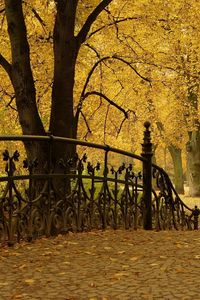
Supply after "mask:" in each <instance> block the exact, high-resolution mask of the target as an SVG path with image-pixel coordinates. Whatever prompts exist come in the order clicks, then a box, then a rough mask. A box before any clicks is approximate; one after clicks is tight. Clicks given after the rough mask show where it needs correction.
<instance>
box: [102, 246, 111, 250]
mask: <svg viewBox="0 0 200 300" xmlns="http://www.w3.org/2000/svg"><path fill="white" fill-rule="evenodd" d="M104 249H105V250H111V249H112V247H104Z"/></svg>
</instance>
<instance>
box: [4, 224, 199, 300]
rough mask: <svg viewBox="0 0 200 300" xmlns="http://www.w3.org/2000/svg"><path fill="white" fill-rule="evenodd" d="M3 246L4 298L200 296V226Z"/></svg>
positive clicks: (109, 232) (98, 299) (84, 299)
mask: <svg viewBox="0 0 200 300" xmlns="http://www.w3.org/2000/svg"><path fill="white" fill-rule="evenodd" d="M0 252H1V255H0V268H1V272H0V300H10V299H23V300H29V299H31V300H36V299H43V300H48V299H56V300H69V299H70V300H72V299H73V300H88V299H92V300H108V299H109V300H112V299H113V300H115V299H116V300H117V299H120V300H126V299H130V300H132V299H133V300H137V299H138V300H140V299H141V300H142V299H149V300H150V299H182V300H183V299H195V300H198V299H200V291H199V286H200V231H185V232H184V231H162V232H155V231H144V230H138V231H133V230H131V231H125V230H117V231H113V230H106V231H104V232H103V231H92V232H89V233H69V234H67V235H64V236H61V235H59V236H58V237H55V238H49V239H48V238H42V239H38V240H36V241H35V242H33V243H25V242H22V243H20V244H16V245H15V246H14V248H5V247H3V248H1V249H0Z"/></svg>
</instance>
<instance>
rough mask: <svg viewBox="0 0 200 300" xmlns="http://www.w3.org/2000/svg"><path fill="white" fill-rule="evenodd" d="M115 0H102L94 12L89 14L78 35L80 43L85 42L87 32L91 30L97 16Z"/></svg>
mask: <svg viewBox="0 0 200 300" xmlns="http://www.w3.org/2000/svg"><path fill="white" fill-rule="evenodd" d="M112 1H113V0H102V1H101V2H100V3H99V5H97V6H96V8H95V9H94V10H93V12H92V13H91V14H90V15H89V16H88V18H87V20H86V21H85V24H84V25H83V27H82V28H81V30H80V32H79V33H78V35H77V39H78V41H79V44H82V43H83V42H85V40H86V38H87V34H88V32H89V31H90V28H91V26H92V24H93V23H94V21H95V20H96V18H97V17H98V16H99V14H100V13H101V12H102V11H103V10H104V9H105V7H106V6H108V4H110V3H111V2H112Z"/></svg>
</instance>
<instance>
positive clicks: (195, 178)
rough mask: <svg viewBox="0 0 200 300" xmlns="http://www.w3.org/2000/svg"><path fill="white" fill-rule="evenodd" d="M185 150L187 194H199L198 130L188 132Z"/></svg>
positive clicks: (199, 139) (199, 144) (199, 143)
mask: <svg viewBox="0 0 200 300" xmlns="http://www.w3.org/2000/svg"><path fill="white" fill-rule="evenodd" d="M186 150H187V177H188V184H189V195H190V196H191V197H199V196H200V130H199V129H198V130H197V131H193V132H191V133H190V140H189V142H188V143H187V145H186Z"/></svg>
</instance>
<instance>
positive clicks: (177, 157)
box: [168, 145, 184, 194]
mask: <svg viewBox="0 0 200 300" xmlns="http://www.w3.org/2000/svg"><path fill="white" fill-rule="evenodd" d="M168 150H169V152H170V155H171V157H172V161H173V165H174V184H175V189H176V191H177V192H178V193H180V194H184V179H183V166H182V157H181V149H180V148H177V147H175V146H174V145H170V146H168Z"/></svg>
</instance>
